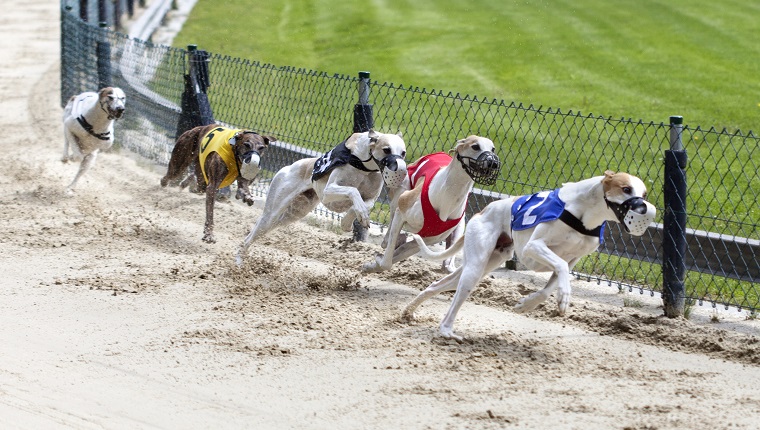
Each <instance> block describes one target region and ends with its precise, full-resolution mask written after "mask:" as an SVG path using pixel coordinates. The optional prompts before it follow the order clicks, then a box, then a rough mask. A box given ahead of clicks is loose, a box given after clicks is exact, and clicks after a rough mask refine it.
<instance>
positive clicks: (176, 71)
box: [61, 8, 760, 310]
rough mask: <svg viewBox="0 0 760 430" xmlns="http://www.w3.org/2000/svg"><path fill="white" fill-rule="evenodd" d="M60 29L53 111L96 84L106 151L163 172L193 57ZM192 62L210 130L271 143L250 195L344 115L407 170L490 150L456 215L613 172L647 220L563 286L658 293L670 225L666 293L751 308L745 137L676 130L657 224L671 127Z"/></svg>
mask: <svg viewBox="0 0 760 430" xmlns="http://www.w3.org/2000/svg"><path fill="white" fill-rule="evenodd" d="M61 17H62V25H61V31H62V35H61V46H62V49H61V64H62V67H61V69H62V70H61V83H62V85H61V91H62V92H61V102H62V104H63V103H65V101H66V100H67V99H68V98H69V97H70V96H71V95H74V94H77V93H78V92H81V91H86V90H87V91H92V90H95V89H96V86H98V85H99V84H104V83H109V84H110V85H116V86H120V87H122V88H123V89H124V90H125V91H126V92H127V94H128V98H129V104H130V106H131V108H130V115H128V116H127V117H126V118H125V119H124V120H123V121H120V122H119V124H118V127H119V132H118V135H119V141H118V142H117V143H118V144H120V145H121V146H123V147H125V148H128V149H130V150H132V151H135V152H137V153H139V154H141V155H143V156H145V157H148V158H150V159H151V160H153V161H155V162H156V163H160V164H164V165H165V164H166V163H167V162H168V158H169V155H170V152H171V149H172V147H173V145H174V140H175V138H176V136H177V131H178V129H181V128H182V127H179V124H180V121H181V117H182V115H183V114H184V115H186V114H187V113H188V112H183V109H182V107H183V106H184V105H183V94H185V96H187V94H186V91H187V85H186V84H187V79H188V78H189V77H190V73H191V72H192V70H191V69H192V68H193V67H191V59H192V58H194V57H193V55H195V54H193V55H191V51H190V50H183V49H176V48H171V47H167V46H158V45H155V44H153V43H151V42H149V41H142V40H137V39H131V38H129V37H128V36H126V35H124V34H121V33H118V32H114V31H111V30H109V29H108V28H102V27H100V26H98V25H94V24H92V23H87V22H84V21H82V20H81V19H80V16H79V14H78V13H77V10H76V8H64V10H63V11H62V14H61ZM106 48H107V49H106ZM103 56H108V58H103ZM203 62H204V67H205V71H204V73H205V74H206V78H204V79H207V80H206V81H204V83H203V87H204V88H203V89H202V93H203V95H204V97H206V99H207V103H208V104H209V107H210V108H211V109H212V110H213V117H212V118H213V119H214V120H215V121H217V122H219V123H223V124H228V125H234V126H239V127H245V128H249V129H252V130H256V131H258V132H261V133H266V134H271V135H274V136H277V137H278V138H279V139H280V142H279V143H278V144H277V145H276V147H274V148H272V149H271V150H270V151H269V152H268V154H267V157H265V158H266V160H265V164H264V167H265V172H264V175H263V181H262V182H260V183H259V185H258V188H257V190H258V192H260V193H265V192H266V187H267V180H268V179H270V178H271V177H272V176H273V174H274V172H276V171H277V170H278V169H279V168H280V167H282V166H284V165H287V164H290V163H292V162H293V161H295V160H297V159H299V158H303V157H307V156H313V155H315V154H321V153H323V152H325V151H327V150H329V149H330V148H332V146H334V145H335V144H336V143H338V142H340V141H342V140H343V139H345V138H346V137H347V136H348V135H349V134H350V133H351V132H352V131H353V129H354V127H355V124H356V122H355V121H356V119H357V115H358V117H359V118H364V119H365V120H368V121H370V122H368V123H373V124H374V127H375V129H377V130H380V131H383V132H393V133H395V132H402V134H403V136H404V139H405V141H406V142H407V146H408V148H407V150H408V155H407V159H408V160H414V159H416V158H418V157H419V156H421V155H423V154H426V153H429V152H432V151H440V150H448V149H450V148H451V147H452V145H453V144H454V142H455V141H456V140H457V139H461V138H463V137H466V136H467V135H470V134H479V135H483V136H487V137H489V138H490V139H492V140H493V141H494V142H495V143H496V145H497V148H498V149H497V151H498V153H499V157H500V158H501V159H502V161H503V168H502V174H501V179H500V180H499V181H497V183H496V184H495V185H494V186H492V187H489V188H488V189H476V190H475V191H474V192H473V194H472V195H471V198H470V207H469V208H468V215H471V214H472V213H475V212H478V211H479V210H480V209H482V208H483V207H484V206H485V205H486V204H487V203H488V202H490V201H492V200H494V199H497V198H501V197H503V196H504V195H517V194H526V193H530V192H535V191H538V190H542V189H550V188H555V187H557V186H559V185H560V184H561V183H562V182H568V181H576V180H581V179H584V178H587V177H590V176H597V175H601V174H602V173H603V172H604V171H605V170H616V171H626V172H628V173H630V174H633V175H636V176H639V177H640V178H642V179H643V180H644V181H645V183H646V184H647V186H648V188H649V190H650V195H649V200H650V201H651V202H652V203H654V204H655V205H656V206H657V208H658V219H657V220H656V222H655V224H654V225H653V226H652V227H650V228H649V231H648V232H647V233H645V235H644V236H642V237H631V236H629V235H627V234H626V233H624V232H623V231H621V229H619V228H617V227H616V226H614V225H613V226H610V228H608V229H607V230H606V235H607V236H606V238H605V243H604V245H603V246H602V247H600V249H599V251H600V252H598V253H595V254H594V255H592V256H589V257H586V258H585V259H583V260H582V261H581V263H580V264H579V265H578V266H576V272H577V273H576V274H577V275H578V276H580V277H584V278H587V279H595V280H597V281H599V282H608V283H610V284H615V285H618V286H619V287H622V286H628V288H638V289H639V290H640V291H642V292H643V291H645V290H646V291H651V292H652V293H654V292H661V293H662V292H663V288H664V283H663V276H665V277H666V278H667V277H668V276H669V275H667V274H665V275H664V274H663V261H670V260H668V257H666V256H665V255H663V249H664V248H668V247H667V246H663V241H664V238H669V237H670V236H669V235H672V234H673V232H666V231H664V230H663V227H664V225H666V226H667V225H668V224H675V225H676V226H677V228H678V229H680V230H682V231H680V232H677V234H680V235H681V236H682V237H683V240H684V245H685V246H684V247H679V246H676V247H675V249H676V252H679V253H683V255H680V256H679V257H680V260H679V262H676V264H680V265H682V267H683V268H684V269H685V271H684V274H681V275H677V276H681V277H682V278H683V279H677V280H676V284H679V283H680V284H681V285H682V288H683V291H681V292H676V293H675V294H676V295H677V296H679V297H680V298H681V299H684V298H685V299H688V300H695V301H699V302H700V303H701V302H703V301H706V302H708V303H712V304H713V305H717V304H721V305H725V306H730V305H733V306H737V307H739V308H748V309H751V310H757V309H758V308H759V307H760V297H758V292H757V288H756V287H757V284H758V282H760V234H758V224H760V198H759V197H758V194H760V175H759V174H758V168H760V138H758V137H757V136H755V135H754V134H753V133H752V132H749V133H746V134H745V133H742V132H739V131H737V132H734V133H731V132H728V131H726V130H720V131H719V130H716V129H712V128H711V129H703V128H701V127H696V128H694V127H690V126H688V125H681V124H678V137H679V138H680V140H681V143H682V146H683V148H682V150H683V152H684V153H685V154H686V153H688V157H686V158H687V159H688V163H687V164H685V165H684V166H683V167H685V168H684V169H682V172H681V173H683V175H684V178H685V180H686V184H687V188H686V191H685V193H686V195H685V196H682V195H680V196H679V197H683V198H684V203H685V211H683V210H681V211H680V212H679V213H678V215H679V217H677V218H678V219H677V221H678V222H675V223H669V222H664V221H665V219H664V216H665V214H669V213H671V212H669V211H672V210H673V208H672V207H671V206H669V205H670V203H668V202H666V200H665V199H666V196H665V195H664V192H663V190H666V189H667V188H668V187H669V186H670V184H669V183H668V182H666V181H670V180H672V179H666V170H667V169H666V164H667V160H668V157H669V155H667V154H668V151H671V150H672V148H671V144H672V134H671V131H672V130H673V128H674V125H673V124H671V123H670V121H668V122H654V121H648V122H647V121H642V120H632V119H625V118H619V119H615V118H612V117H604V116H595V115H584V114H581V113H579V112H572V111H570V112H563V111H561V110H559V109H552V108H544V107H542V106H533V105H524V104H519V103H507V102H504V101H502V100H495V99H487V98H478V97H474V96H469V95H464V96H462V95H460V94H452V93H443V92H440V91H435V90H427V89H423V88H417V87H414V88H412V87H403V86H397V85H394V84H391V83H383V82H379V81H377V80H375V81H372V80H370V79H369V74H368V73H366V72H361V73H360V74H359V76H358V77H353V76H345V75H331V74H327V73H324V72H317V71H312V70H306V69H297V68H292V67H278V66H275V65H271V64H262V63H259V62H255V61H249V60H243V59H239V58H230V57H227V56H223V55H219V54H214V53H204V57H203ZM106 65H108V66H107V67H106ZM201 69H202V68H201ZM365 73H366V74H365ZM105 74H107V75H108V76H104V75H105ZM357 106H362V107H357ZM185 111H187V108H186V109H185ZM367 115H370V116H371V117H369V118H368V117H367ZM676 161H678V160H676ZM676 165H678V163H676ZM671 170H672V169H671ZM666 185H667V186H666ZM679 192H683V191H682V190H681V191H679ZM385 212H387V208H386V207H383V205H382V204H379V205H378V206H377V207H376V208H375V211H374V212H373V216H374V219H375V221H376V222H378V223H380V224H382V223H384V222H385V221H386V220H387V218H386V216H387V214H386V213H385ZM681 219H683V222H684V223H685V224H684V225H685V228H684V227H683V225H681V223H680V222H681ZM679 249H680V251H679ZM678 270H679V268H676V272H675V273H676V274H678V273H680V272H679V271H678Z"/></svg>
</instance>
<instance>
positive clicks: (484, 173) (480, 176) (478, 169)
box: [457, 151, 501, 185]
mask: <svg viewBox="0 0 760 430" xmlns="http://www.w3.org/2000/svg"><path fill="white" fill-rule="evenodd" d="M457 160H459V162H460V163H462V168H463V169H464V171H465V172H467V174H468V175H469V176H470V178H471V179H472V180H473V181H474V182H475V183H476V184H480V185H493V184H495V183H496V179H497V178H498V177H499V173H500V172H501V161H499V156H498V155H496V154H495V153H493V152H490V151H489V152H484V153H482V154H480V156H478V158H472V157H463V156H461V155H460V154H459V153H457ZM465 160H467V162H466V163H465Z"/></svg>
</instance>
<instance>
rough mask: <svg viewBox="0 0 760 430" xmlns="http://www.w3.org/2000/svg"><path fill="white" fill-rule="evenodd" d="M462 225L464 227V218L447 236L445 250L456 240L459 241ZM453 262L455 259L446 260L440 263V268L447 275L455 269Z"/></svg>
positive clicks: (454, 262)
mask: <svg viewBox="0 0 760 430" xmlns="http://www.w3.org/2000/svg"><path fill="white" fill-rule="evenodd" d="M464 225H465V221H464V217H462V219H461V220H460V221H459V224H457V225H456V227H454V230H452V231H451V234H450V235H449V237H447V238H446V248H449V247H450V246H451V245H452V244H454V242H456V241H457V239H459V238H460V237H461V236H462V234H464ZM455 260H456V258H455V257H451V258H447V259H445V260H443V262H442V263H441V268H442V269H443V270H445V271H446V272H448V273H452V272H454V271H455V270H456V269H457V266H456V261H455Z"/></svg>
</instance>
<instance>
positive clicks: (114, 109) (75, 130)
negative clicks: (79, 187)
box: [61, 87, 127, 194]
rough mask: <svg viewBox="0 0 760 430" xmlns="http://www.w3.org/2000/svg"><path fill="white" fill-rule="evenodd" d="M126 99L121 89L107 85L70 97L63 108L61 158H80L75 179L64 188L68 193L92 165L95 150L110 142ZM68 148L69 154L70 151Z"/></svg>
mask: <svg viewBox="0 0 760 430" xmlns="http://www.w3.org/2000/svg"><path fill="white" fill-rule="evenodd" d="M126 102H127V98H126V96H125V95H124V91H122V90H121V89H120V88H116V87H106V88H103V89H101V90H100V91H98V92H97V93H94V92H86V93H82V94H79V95H76V96H72V97H71V98H70V99H69V101H68V102H67V103H66V107H65V108H64V109H63V138H64V144H63V157H62V158H61V161H63V162H64V163H67V162H69V160H81V163H80V164H79V170H78V171H77V174H76V176H75V177H74V180H73V181H71V183H70V184H69V186H68V187H66V193H67V194H71V193H72V192H73V191H74V187H75V186H76V184H77V181H79V178H81V177H82V175H84V174H85V172H87V170H89V169H90V167H92V166H93V164H95V159H96V158H97V156H98V152H100V151H101V150H106V149H108V148H110V147H111V145H113V124H114V121H115V120H117V119H119V118H121V116H122V115H123V114H124V109H125V105H126ZM69 150H71V154H69Z"/></svg>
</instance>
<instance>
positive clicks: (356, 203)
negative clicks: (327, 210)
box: [322, 183, 374, 228]
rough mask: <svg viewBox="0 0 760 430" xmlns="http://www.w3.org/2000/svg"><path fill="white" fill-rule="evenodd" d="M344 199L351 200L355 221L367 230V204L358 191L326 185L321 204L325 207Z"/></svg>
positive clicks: (372, 202)
mask: <svg viewBox="0 0 760 430" xmlns="http://www.w3.org/2000/svg"><path fill="white" fill-rule="evenodd" d="M345 199H349V200H351V205H352V209H353V210H354V214H355V215H356V220H357V221H358V222H359V223H360V224H361V225H362V226H364V227H366V228H369V221H370V218H369V208H368V203H367V202H365V201H364V200H363V199H362V196H361V194H359V191H358V190H357V189H356V188H354V187H347V186H343V185H337V184H334V183H328V184H327V186H326V187H325V189H324V195H323V197H322V203H323V204H324V205H325V206H327V205H329V204H330V203H333V202H340V201H343V200H345ZM369 202H370V203H369V204H370V205H371V204H374V200H370V201H369Z"/></svg>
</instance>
